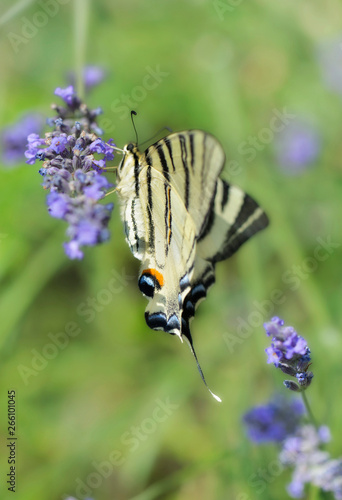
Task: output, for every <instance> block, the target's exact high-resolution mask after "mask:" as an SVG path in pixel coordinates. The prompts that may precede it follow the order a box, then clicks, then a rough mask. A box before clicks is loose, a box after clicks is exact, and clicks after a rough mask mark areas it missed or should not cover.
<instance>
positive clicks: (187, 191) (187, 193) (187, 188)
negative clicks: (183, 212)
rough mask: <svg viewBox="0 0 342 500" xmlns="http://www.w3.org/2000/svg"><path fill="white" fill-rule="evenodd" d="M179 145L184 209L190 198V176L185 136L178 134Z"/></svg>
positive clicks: (187, 206) (187, 205)
mask: <svg viewBox="0 0 342 500" xmlns="http://www.w3.org/2000/svg"><path fill="white" fill-rule="evenodd" d="M179 144H180V148H181V152H182V163H183V168H184V174H185V193H184V205H185V208H186V209H188V208H189V197H190V174H189V166H188V151H187V148H186V141H185V136H184V135H183V134H179Z"/></svg>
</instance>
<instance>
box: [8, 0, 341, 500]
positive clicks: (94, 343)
mask: <svg viewBox="0 0 342 500" xmlns="http://www.w3.org/2000/svg"><path fill="white" fill-rule="evenodd" d="M51 4H53V5H54V6H55V9H56V6H57V9H56V12H55V14H54V15H52V14H50V15H48V21H47V22H46V23H45V24H44V23H43V21H42V19H44V16H43V18H42V17H39V16H40V15H41V14H37V13H39V12H40V13H41V12H43V13H44V12H45V11H47V10H48V9H49V5H50V8H52V7H51ZM14 5H16V6H17V8H18V9H17V12H13V11H12V12H11V11H10V9H12V8H13V6H14ZM86 5H87V2H80V4H79V5H78V6H77V4H75V2H73V1H72V0H69V1H66V0H64V1H63V2H62V1H58V0H54V1H53V2H49V1H46V2H45V1H40V2H32V1H31V2H29V1H23V2H20V1H17V2H16V4H13V2H12V1H10V0H6V1H4V0H3V1H2V2H1V18H0V28H1V38H0V53H1V76H0V102H1V107H0V112H1V114H0V128H2V129H3V128H5V127H7V126H8V125H10V124H14V123H15V122H16V121H18V119H19V118H20V117H21V116H22V115H23V114H25V113H26V112H28V111H39V112H40V113H42V114H43V115H45V116H49V113H50V114H51V110H50V109H49V107H50V104H51V102H57V101H58V98H57V97H55V96H54V95H53V91H54V89H55V88H56V87H58V86H61V87H63V86H66V84H67V83H68V82H67V78H66V74H67V72H68V71H70V70H73V69H74V68H75V67H76V66H78V65H80V64H82V63H83V61H84V62H86V63H87V64H97V65H100V66H102V67H104V68H106V70H107V72H108V74H107V78H106V79H105V81H104V82H103V83H102V84H101V85H99V86H98V87H96V88H94V89H93V90H92V92H91V93H89V95H88V96H87V103H88V105H89V106H90V107H97V106H101V107H102V108H103V110H104V115H103V116H102V117H101V119H100V125H101V124H102V126H103V128H104V129H105V137H106V138H107V139H108V138H110V137H113V138H114V140H115V142H116V144H117V145H118V146H121V147H122V146H123V145H124V144H125V143H127V142H128V141H130V140H133V139H134V131H133V129H132V125H131V122H130V120H129V118H128V117H127V116H126V115H127V113H126V112H127V110H128V109H130V104H123V103H124V101H125V99H127V97H123V96H128V98H129V99H130V100H131V101H133V108H134V109H135V110H136V111H137V112H138V116H137V119H136V126H137V128H138V132H139V138H140V141H144V140H146V139H148V138H150V137H152V136H153V135H154V134H155V133H156V132H157V131H158V130H159V129H160V128H161V127H163V126H168V127H171V128H172V129H173V130H174V131H177V130H182V129H188V128H200V129H204V130H206V131H208V132H211V133H212V134H214V135H215V136H216V137H217V138H218V139H219V140H220V141H221V143H222V145H223V147H224V149H225V152H226V155H227V164H226V170H225V172H224V177H225V178H226V179H228V180H229V181H231V182H234V183H236V184H238V185H239V186H241V187H242V188H244V189H246V190H247V191H248V192H249V193H250V194H252V195H253V196H254V197H255V198H256V199H257V200H258V201H259V202H260V204H261V205H262V206H263V208H264V209H265V210H266V212H267V213H268V215H269V217H270V219H271V225H270V227H269V228H268V229H267V231H264V232H263V233H260V234H259V235H258V236H257V237H255V238H254V239H253V240H252V241H251V242H249V243H248V244H247V245H246V246H245V247H243V248H242V249H241V251H239V252H238V254H237V255H236V256H234V257H233V258H231V259H230V260H229V261H227V262H224V263H221V264H219V265H218V266H217V273H216V274H217V283H216V285H215V286H214V287H213V288H212V289H211V291H210V293H209V297H208V299H207V300H206V302H205V303H204V304H202V305H201V306H200V308H199V310H198V312H197V315H196V318H195V320H194V322H193V323H192V333H193V337H194V340H195V346H196V348H197V353H198V356H199V359H200V362H201V364H202V368H203V370H204V373H205V375H206V378H207V381H208V384H209V386H210V387H211V389H212V390H213V391H214V392H215V393H217V394H219V395H220V396H221V397H222V399H223V402H222V404H218V403H216V401H214V400H213V399H212V398H211V397H210V395H209V393H208V392H207V391H206V389H205V387H204V385H203V384H202V382H201V380H200V377H199V375H198V372H197V370H196V366H195V363H194V360H193V359H192V357H191V353H190V352H189V350H188V349H187V347H186V346H185V345H181V344H180V342H179V341H177V339H175V338H174V337H171V336H168V335H166V334H162V333H161V332H153V331H151V330H149V329H148V327H147V326H146V324H145V321H144V309H145V306H146V300H145V299H144V298H143V297H142V296H141V294H140V292H139V290H138V287H137V273H138V269H139V263H138V261H136V260H134V258H133V257H132V255H131V254H130V251H129V248H128V247H127V245H126V243H125V241H124V235H123V230H122V224H121V221H120V217H119V210H118V207H117V206H116V208H115V209H114V214H113V219H112V221H111V223H110V229H111V232H112V238H111V240H110V242H109V243H107V244H104V245H102V246H100V247H98V248H90V249H87V251H86V255H85V258H84V260H83V261H81V262H71V261H69V260H68V259H67V258H66V256H65V255H64V252H63V248H62V242H63V241H64V231H65V225H64V223H63V222H62V221H59V220H56V219H52V218H51V217H49V216H48V214H47V211H46V207H45V195H46V193H45V192H44V191H43V189H42V188H41V187H40V183H41V177H40V176H39V175H38V174H37V170H38V168H39V167H38V166H36V165H33V166H30V165H26V164H25V163H24V159H23V161H22V162H18V163H17V164H16V165H15V166H14V167H8V166H6V165H3V168H2V169H1V179H2V180H1V199H0V203H1V205H0V206H1V210H0V214H1V223H0V233H1V234H0V236H1V239H0V255H1V258H0V273H1V290H0V331H1V335H0V349H1V353H0V355H1V360H0V387H1V391H0V411H1V413H0V429H1V451H0V454H1V455H0V491H1V493H0V496H1V498H7V497H8V498H11V496H10V495H11V493H10V492H8V491H7V488H6V485H5V481H6V476H5V474H7V472H8V464H7V455H8V449H6V438H7V419H6V413H7V391H8V390H11V389H14V390H16V401H17V435H18V441H17V493H16V496H15V498H16V499H18V500H22V499H25V500H41V499H42V500H43V499H56V500H57V499H63V498H65V497H66V496H67V495H73V496H75V497H76V496H77V497H78V498H83V497H84V496H88V497H92V498H94V499H96V500H109V499H119V500H126V499H130V500H133V499H134V500H152V499H167V500H176V499H177V500H188V499H189V498H196V499H198V500H208V499H215V500H216V499H218V500H221V499H236V500H248V499H254V498H259V497H260V496H261V494H262V496H263V498H265V499H274V498H287V495H286V492H285V485H286V483H288V482H289V479H290V474H289V472H288V471H286V472H284V473H282V474H273V475H272V474H271V475H270V476H269V479H268V480H264V489H263V491H262V492H260V490H256V488H255V486H253V481H252V478H253V477H255V476H253V475H255V474H256V475H257V476H258V474H259V472H258V470H260V468H264V469H266V470H268V467H269V466H270V463H272V461H274V460H275V459H276V450H275V448H274V447H273V446H264V447H254V446H252V445H251V444H250V443H249V442H248V440H247V438H246V437H245V433H244V429H243V427H242V425H241V416H242V415H243V413H244V412H246V411H247V410H248V409H249V408H250V407H251V406H253V405H256V404H260V403H262V402H265V401H267V400H268V399H269V397H270V396H271V395H272V394H273V393H274V392H275V391H277V390H279V391H282V392H283V393H284V392H286V390H285V388H284V387H283V386H282V380H283V378H284V377H283V376H282V374H281V373H277V371H276V370H275V369H274V368H273V366H268V365H266V362H265V353H264V348H265V347H266V346H267V338H266V336H265V334H264V331H263V328H262V323H263V321H265V320H268V319H269V318H270V317H271V316H273V315H274V314H277V315H279V316H281V317H283V318H284V319H285V321H286V322H287V323H288V324H291V325H294V326H295V327H296V329H297V330H298V332H300V333H301V334H302V335H303V336H304V337H305V338H306V339H307V340H308V342H309V345H310V347H311V350H312V357H313V365H312V367H311V369H312V370H313V372H314V374H315V378H314V381H313V383H312V386H311V387H310V390H309V393H308V395H309V399H310V401H311V403H312V407H313V411H314V413H315V414H316V418H317V419H318V421H320V422H325V423H326V424H328V425H329V426H330V428H331V431H332V435H333V440H332V442H331V443H330V445H329V447H328V449H329V451H330V452H331V453H332V455H333V456H336V457H337V456H340V455H341V453H342V449H341V425H340V422H341V409H342V401H341V399H340V398H339V397H338V396H337V395H338V394H339V392H340V389H339V388H340V386H341V384H342V371H341V355H342V347H341V323H342V308H341V278H342V273H341V257H342V252H341V248H342V229H341V222H340V221H341V215H342V209H341V196H342V182H341V155H342V147H341V137H342V120H341V96H342V75H341V65H342V56H341V54H342V45H341V33H340V30H341V26H340V19H341V17H342V4H341V2H339V1H338V0H326V1H324V2H323V0H322V1H318V0H317V1H312V0H307V1H302V2H296V1H294V0H290V1H288V2H268V1H266V0H251V1H248V2H247V1H243V0H240V1H237V0H234V1H233V0H222V1H219V0H216V1H215V0H210V1H206V0H197V1H196V0H174V1H170V2H160V1H157V0H153V1H147V2H141V1H138V0H135V1H132V0H130V1H129V0H117V1H116V2H112V1H110V0H100V1H97V2H95V1H94V2H93V3H92V4H90V6H89V14H88V15H89V23H88V28H87V32H86V43H85V44H83V43H81V44H80V43H79V42H80V38H79V37H80V36H81V35H79V34H78V40H79V42H78V43H77V42H76V43H75V32H76V33H77V28H76V27H75V12H76V17H77V22H78V25H80V24H81V25H82V22H83V21H82V19H83V17H84V16H85V17H86V12H85V11H86ZM51 12H52V11H51ZM40 22H41V23H42V24H44V25H42V26H41V27H38V28H37V27H36V31H34V29H33V31H30V30H29V28H27V27H26V28H25V26H28V25H29V24H30V23H31V26H32V23H35V24H34V25H33V26H36V25H37V23H38V24H39V23H40ZM76 24H77V23H76ZM25 30H26V31H25ZM11 33H12V35H11ZM32 33H33V34H32ZM13 34H14V35H15V37H13ZM30 34H31V35H32V36H28V35H30ZM18 37H22V39H20V38H18ZM76 38H77V37H76ZM13 40H16V43H17V45H15V46H14V45H13ZM82 54H83V55H82ZM151 68H152V70H153V71H156V70H157V69H158V68H159V69H160V71H161V72H162V73H163V75H162V76H161V77H160V78H159V81H158V80H156V81H157V85H155V87H154V88H151V89H147V88H146V81H147V80H146V78H145V77H146V75H147V74H149V72H150V71H151ZM137 89H139V90H137ZM141 89H142V90H141ZM120 106H121V108H122V106H125V108H124V110H123V109H121V108H120ZM284 108H285V111H286V112H287V113H290V114H291V118H289V119H288V122H287V123H286V124H285V125H284V126H283V127H279V126H278V128H281V130H279V131H275V130H274V129H272V123H274V121H272V119H273V117H274V116H276V115H277V113H278V114H279V113H283V112H284ZM293 115H294V116H293ZM278 125H279V122H278ZM265 129H266V132H265ZM293 129H294V136H293V135H292V137H290V138H289V137H288V135H287V133H288V132H289V133H290V132H291V130H293ZM270 131H271V132H270ZM300 134H304V138H305V137H307V135H308V137H309V139H303V142H301V140H299V139H298V136H300ZM305 134H307V135H306V136H305ZM310 134H311V136H310ZM310 137H311V139H310ZM313 137H314V139H313ZM251 138H252V139H251ZM253 138H257V142H256V143H255V144H256V145H255V146H253V147H252V149H251V150H249V154H247V152H246V142H249V141H251V140H253V141H254V140H255V139H253ZM296 138H297V139H298V141H299V145H298V144H297V146H296V140H297V139H296ZM305 140H307V141H309V146H308V145H307V144H306V142H305ZM310 140H311V143H310ZM286 141H290V144H288V143H287V142H286ZM291 141H292V142H291ZM293 141H294V142H293ZM293 144H295V146H293ZM249 147H250V146H249ZM291 147H292V148H293V147H294V149H295V151H297V153H298V150H299V153H300V154H301V153H302V150H304V149H305V148H308V149H309V150H310V148H311V150H310V151H312V155H311V156H310V154H308V158H306V159H305V158H304V160H305V161H304V160H303V161H299V163H298V165H295V166H294V167H293V166H292V167H293V168H291V166H290V165H287V164H286V161H283V164H282V158H283V157H284V154H286V152H287V151H288V148H291ZM284 151H285V153H284ZM310 151H309V152H310ZM300 154H299V156H300ZM304 156H305V155H304ZM114 164H115V162H114ZM108 175H109V178H111V174H108ZM112 197H113V201H114V202H115V203H116V205H117V203H118V200H117V199H115V195H112ZM317 238H319V239H318V240H317ZM322 241H324V242H325V245H327V242H328V243H329V241H330V243H329V245H330V246H329V249H328V251H327V250H325V251H323V250H317V248H321V247H322ZM317 251H320V252H321V253H320V254H317ZM323 254H324V256H326V257H327V258H326V259H325V260H320V259H318V258H317V255H323ZM296 266H297V267H296ZM113 273H117V276H123V278H122V279H121V280H122V281H121V282H120V281H117V289H118V292H117V293H111V292H110V293H108V286H109V282H110V280H111V278H112V277H113V276H114V274H113ZM127 276H128V278H127ZM275 290H278V292H275ZM106 291H107V292H106ZM89 298H90V299H91V298H95V304H97V305H96V306H95V307H97V309H98V310H96V311H95V312H94V314H93V317H92V319H91V321H88V322H87V318H88V319H89V316H84V315H81V314H80V308H82V307H84V305H83V304H84V303H86V302H87V301H88V299H89ZM101 301H102V302H101ZM276 302H278V303H276ZM99 304H100V306H99ZM101 304H102V305H101ZM93 311H94V310H93ZM243 322H245V323H243ZM70 323H73V324H74V326H70ZM242 324H244V328H242V329H241V325H242ZM68 328H69V329H70V328H71V329H73V328H74V330H73V331H74V333H77V335H75V336H74V337H68V338H69V341H68V343H67V345H64V344H63V347H60V348H58V349H57V348H55V349H54V348H52V350H51V349H50V351H49V348H48V347H47V345H48V344H51V343H52V340H51V339H52V338H54V339H56V338H57V337H58V338H59V339H62V336H63V335H62V334H61V332H65V330H66V329H68ZM58 334H61V335H59V336H58ZM64 338H65V336H64ZM60 341H61V340H60ZM55 343H56V342H55ZM37 353H38V354H37ZM42 353H48V356H49V355H50V358H51V359H47V358H46V357H45V358H40V361H39V360H38V361H37V356H38V357H39V355H42ZM49 353H50V354H49ZM44 359H45V361H44ZM35 363H36V364H35ZM23 367H24V368H23ZM25 370H26V371H25ZM29 370H32V371H29ZM23 373H26V375H23ZM160 401H161V402H162V403H163V404H164V405H165V404H167V402H169V403H172V405H171V406H169V407H168V410H165V409H164V410H158V409H157V408H158V407H159V408H160V404H161V403H160ZM133 436H135V437H133ZM110 457H112V459H113V460H114V459H116V460H117V463H116V465H115V466H112V467H111V469H108V467H107V469H106V464H105V463H104V462H108V461H109V460H110ZM113 457H114V458H113ZM101 464H102V465H101ZM107 465H108V464H107ZM101 467H102V468H103V469H102V471H103V475H102V476H100V475H99V473H98V469H99V468H101ZM104 476H107V477H106V478H105V477H104ZM99 478H100V479H99ZM81 484H82V488H80V485H81ZM86 484H87V485H88V490H87V489H86V488H85V485H86Z"/></svg>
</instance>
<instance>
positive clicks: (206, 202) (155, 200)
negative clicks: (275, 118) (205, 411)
mask: <svg viewBox="0 0 342 500" xmlns="http://www.w3.org/2000/svg"><path fill="white" fill-rule="evenodd" d="M224 162H225V155H224V151H223V148H222V147H221V145H220V144H219V142H218V141H217V140H216V139H215V138H214V137H213V136H212V135H210V134H207V133H205V132H202V131H200V130H190V131H185V132H180V133H174V134H171V135H169V136H167V137H165V138H164V139H161V140H160V141H158V142H157V143H155V144H153V145H152V146H150V147H149V148H148V149H147V150H146V151H145V152H144V153H140V152H139V150H138V148H137V147H136V145H134V144H128V145H127V146H126V147H125V148H124V156H123V159H122V161H121V163H120V165H119V167H118V185H117V192H118V194H119V197H120V201H121V217H122V219H123V221H124V226H125V233H126V239H127V242H128V244H129V246H130V249H131V251H132V253H133V255H134V256H135V257H136V258H137V259H139V260H140V261H141V262H142V266H141V271H140V277H139V288H140V290H141V291H142V292H143V293H144V294H145V295H146V296H147V298H148V299H149V304H148V306H147V308H146V312H145V318H146V322H147V324H148V326H150V328H152V329H155V330H164V331H165V332H168V333H171V334H174V335H177V336H179V338H181V339H182V338H184V337H185V338H186V339H187V340H188V342H189V344H190V347H191V349H192V351H193V353H194V355H195V352H194V350H193V343H192V337H191V334H190V328H189V323H190V320H191V319H192V318H193V316H194V314H195V309H196V307H197V305H198V303H199V302H200V301H201V300H203V299H204V298H205V297H206V294H207V290H208V289H209V287H210V286H211V285H212V284H213V283H214V281H215V264H216V263H217V262H218V261H220V260H223V259H226V258H228V257H229V256H230V255H232V254H233V253H234V252H235V251H236V250H237V249H238V248H239V247H240V246H241V245H242V244H243V243H244V242H245V241H247V240H248V239H249V238H250V237H251V236H252V235H253V234H254V233H256V232H257V231H259V230H260V229H262V228H264V227H265V226H266V225H267V224H268V219H267V216H266V215H265V213H264V212H263V210H262V209H261V208H260V207H259V206H258V204H257V203H256V202H255V201H254V200H253V199H252V198H251V197H250V196H249V195H247V194H245V193H244V192H243V191H242V190H241V189H240V188H238V187H236V186H231V185H229V184H228V183H226V182H225V181H224V180H222V179H220V178H219V175H220V173H221V171H222V169H223V166H224ZM195 357H196V355H195ZM196 360H197V358H196ZM199 369H200V368H199ZM200 371H201V370H200ZM201 375H202V378H203V374H202V372H201Z"/></svg>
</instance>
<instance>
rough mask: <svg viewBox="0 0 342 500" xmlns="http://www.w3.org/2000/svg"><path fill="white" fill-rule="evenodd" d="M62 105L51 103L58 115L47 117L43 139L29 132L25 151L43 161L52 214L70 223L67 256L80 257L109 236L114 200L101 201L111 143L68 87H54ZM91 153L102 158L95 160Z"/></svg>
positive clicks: (106, 186) (30, 159)
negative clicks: (50, 127)
mask: <svg viewBox="0 0 342 500" xmlns="http://www.w3.org/2000/svg"><path fill="white" fill-rule="evenodd" d="M55 94H56V95H58V96H59V97H61V98H62V99H63V100H64V102H65V104H66V107H60V106H56V105H54V106H53V109H55V111H56V112H57V117H55V118H54V119H52V120H49V123H50V125H53V126H54V130H53V131H52V132H48V133H46V134H45V137H44V138H41V137H39V135H38V134H30V135H29V136H28V144H27V147H28V149H27V151H26V152H25V155H26V157H27V162H26V163H29V164H34V163H35V162H36V161H37V160H39V161H43V166H42V168H40V170H39V173H40V174H41V175H42V176H43V179H44V180H43V187H44V188H45V189H48V190H49V191H50V193H49V194H48V196H47V206H48V210H49V213H50V215H51V216H52V217H55V218H58V219H63V220H65V221H66V222H67V223H68V229H67V236H68V237H69V240H70V241H68V242H67V243H65V244H64V249H65V252H66V254H67V255H68V257H69V258H71V259H82V258H83V252H82V250H81V247H83V246H93V245H97V244H98V243H102V242H104V241H106V240H108V239H109V231H108V227H107V226H108V222H109V219H110V215H111V211H112V210H113V203H108V204H106V205H102V204H99V203H98V202H99V200H101V199H103V198H104V196H105V194H106V192H107V190H108V189H109V188H110V187H111V186H112V184H110V183H109V182H108V180H107V179H106V178H105V177H104V176H103V169H105V168H106V162H107V161H110V160H112V159H113V157H114V155H113V148H112V147H111V146H113V142H112V140H110V141H109V142H108V143H105V142H104V141H103V140H102V139H100V138H99V137H98V136H97V135H96V134H95V133H94V131H97V132H98V131H99V129H98V127H97V124H96V117H97V115H98V114H99V110H95V111H91V110H89V109H88V108H87V106H86V105H85V104H83V103H82V102H81V101H80V100H79V98H78V96H77V94H76V93H75V91H74V88H73V87H72V86H69V87H67V88H65V89H62V88H57V89H56V91H55ZM94 154H96V155H97V157H99V158H100V159H96V158H95V156H94Z"/></svg>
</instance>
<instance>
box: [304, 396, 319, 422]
mask: <svg viewBox="0 0 342 500" xmlns="http://www.w3.org/2000/svg"><path fill="white" fill-rule="evenodd" d="M302 398H303V402H304V405H305V408H306V411H307V413H308V416H309V419H310V420H311V423H312V425H314V426H315V428H316V429H318V425H317V422H316V419H315V417H314V415H313V413H312V411H311V407H310V404H309V401H308V398H307V397H306V393H305V391H302Z"/></svg>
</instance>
